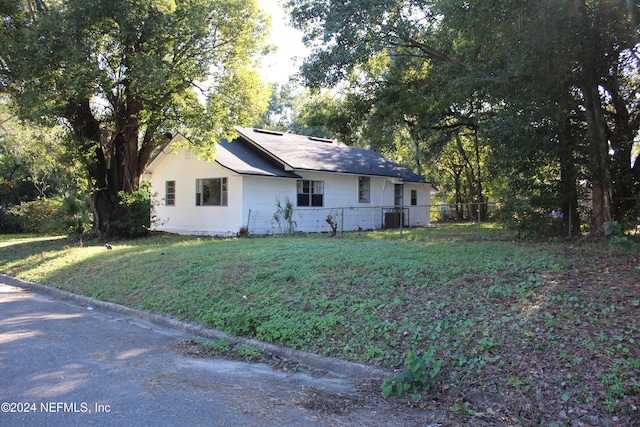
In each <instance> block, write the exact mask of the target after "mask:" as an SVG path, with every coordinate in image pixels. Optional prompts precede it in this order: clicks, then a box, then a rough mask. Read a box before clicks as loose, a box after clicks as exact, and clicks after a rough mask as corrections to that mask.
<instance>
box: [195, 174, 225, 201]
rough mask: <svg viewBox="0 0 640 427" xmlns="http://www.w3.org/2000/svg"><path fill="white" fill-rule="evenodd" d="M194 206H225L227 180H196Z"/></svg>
mask: <svg viewBox="0 0 640 427" xmlns="http://www.w3.org/2000/svg"><path fill="white" fill-rule="evenodd" d="M196 206H227V178H206V179H197V180H196Z"/></svg>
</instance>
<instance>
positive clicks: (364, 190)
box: [358, 176, 371, 203]
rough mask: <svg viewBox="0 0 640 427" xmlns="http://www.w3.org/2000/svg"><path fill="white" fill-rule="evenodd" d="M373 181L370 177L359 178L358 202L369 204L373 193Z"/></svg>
mask: <svg viewBox="0 0 640 427" xmlns="http://www.w3.org/2000/svg"><path fill="white" fill-rule="evenodd" d="M370 189H371V180H370V179H369V177H368V176H361V177H359V178H358V202H360V203H369V201H370V197H369V195H370V193H371V190H370Z"/></svg>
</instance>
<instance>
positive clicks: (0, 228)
mask: <svg viewBox="0 0 640 427" xmlns="http://www.w3.org/2000/svg"><path fill="white" fill-rule="evenodd" d="M22 232H23V230H22V226H21V224H20V219H19V218H18V217H17V216H16V215H15V214H14V213H12V212H10V211H9V210H8V209H5V208H3V207H0V234H14V233H22Z"/></svg>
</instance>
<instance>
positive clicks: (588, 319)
mask: <svg viewBox="0 0 640 427" xmlns="http://www.w3.org/2000/svg"><path fill="white" fill-rule="evenodd" d="M110 243H111V244H112V246H113V249H112V250H107V249H106V248H105V246H104V242H96V241H91V242H84V243H83V244H80V242H78V241H77V240H73V239H64V238H42V237H39V238H30V237H28V236H0V272H3V273H5V274H8V275H12V276H15V277H18V278H22V279H26V280H29V281H33V282H38V283H44V284H48V285H52V286H56V287H58V288H63V289H67V290H69V291H72V292H75V293H79V294H83V295H87V296H90V297H94V298H97V299H101V300H105V301H111V302H115V303H119V304H123V305H127V306H130V307H134V308H137V309H141V310H146V311H151V312H155V313H163V314H168V315H171V316H174V317H176V318H180V319H182V320H186V321H190V322H196V323H201V324H203V325H206V326H208V327H212V328H216V329H219V330H222V331H225V332H228V333H230V334H234V335H242V336H247V337H254V338H257V339H260V340H263V341H267V342H273V343H277V344H280V345H284V346H288V347H292V348H296V349H301V350H305V351H310V352H314V353H318V354H322V355H327V356H334V357H338V358H343V359H347V360H352V361H358V362H364V363H368V364H372V365H376V366H379V367H382V368H386V369H389V370H391V369H395V368H399V369H402V364H403V361H404V358H405V355H406V354H407V353H408V352H409V351H410V350H415V351H417V352H418V354H423V353H424V352H425V351H426V350H427V349H428V348H429V347H430V346H434V347H435V349H436V351H435V355H434V358H435V359H438V360H442V362H443V363H442V371H441V372H440V374H439V375H438V385H437V386H438V387H437V390H438V391H437V395H438V396H437V397H438V402H439V403H438V406H439V407H440V409H441V410H443V411H445V412H447V413H449V414H451V415H452V416H455V417H456V419H458V420H462V421H464V420H467V421H469V422H475V423H477V424H479V423H480V421H481V420H485V421H486V420H488V421H487V422H488V423H489V424H491V423H492V422H496V423H498V422H499V423H504V424H509V423H516V424H518V423H521V424H528V423H534V424H540V423H542V424H545V425H546V424H548V423H551V422H556V423H558V425H561V423H566V424H571V423H572V422H582V423H584V424H593V425H598V423H604V422H608V421H611V422H614V423H616V422H619V423H621V425H625V423H626V422H631V421H630V420H632V419H633V418H634V417H639V416H640V413H639V412H638V405H639V404H640V348H639V346H638V342H640V330H639V328H640V324H638V321H637V318H638V316H639V315H640V307H639V306H640V292H639V290H640V270H639V268H638V266H639V265H640V264H639V263H638V259H637V256H638V252H637V247H638V244H637V243H634V245H633V247H632V249H633V250H632V252H629V253H614V254H610V252H609V248H608V246H607V244H606V242H585V241H572V242H561V241H559V242H548V241H547V242H540V243H531V242H527V243H524V242H517V241H511V240H509V239H508V235H507V234H505V233H504V232H502V231H501V230H499V229H496V228H491V226H490V225H485V226H484V228H482V230H478V228H477V226H476V225H447V226H439V227H435V228H428V229H409V230H403V233H402V235H400V234H399V232H398V231H377V232H366V233H353V234H346V235H344V236H342V237H335V238H334V237H329V236H327V235H313V236H297V237H266V238H248V239H247V238H242V239H212V238H196V237H184V236H172V235H164V234H161V235H154V236H153V237H150V238H145V239H140V240H133V241H119V242H110ZM478 393H481V394H483V395H484V396H488V395H491V396H493V397H494V398H492V399H478V398H476V396H477V395H478ZM431 397H433V396H426V395H425V396H418V395H415V396H409V397H407V399H410V400H413V404H416V405H421V404H425V402H430V403H429V404H433V402H432V401H431V400H430V399H431ZM471 420H473V421H471ZM607 420H608V421H607ZM616 420H617V421H616Z"/></svg>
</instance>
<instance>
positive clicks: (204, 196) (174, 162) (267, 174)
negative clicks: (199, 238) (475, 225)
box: [145, 127, 435, 236]
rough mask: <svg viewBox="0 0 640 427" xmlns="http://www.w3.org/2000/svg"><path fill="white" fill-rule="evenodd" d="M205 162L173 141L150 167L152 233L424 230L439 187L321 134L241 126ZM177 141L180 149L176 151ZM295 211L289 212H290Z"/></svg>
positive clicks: (390, 162)
mask: <svg viewBox="0 0 640 427" xmlns="http://www.w3.org/2000/svg"><path fill="white" fill-rule="evenodd" d="M236 131H237V132H238V134H239V136H238V137H237V138H236V139H235V140H234V141H232V142H227V141H222V142H220V143H218V144H217V146H216V153H215V160H214V161H211V162H207V161H204V160H201V159H198V158H197V157H196V156H195V155H194V154H193V153H192V152H190V151H189V150H188V149H186V148H183V147H184V145H185V144H182V145H180V144H174V142H179V141H183V142H184V141H185V139H184V136H182V135H176V136H174V137H173V139H172V140H171V141H170V142H169V144H168V145H167V146H166V147H165V148H164V149H163V150H162V152H161V153H159V154H158V155H157V156H156V157H155V158H154V159H153V160H152V161H151V163H150V165H149V167H148V168H147V172H146V177H145V179H148V180H149V181H150V183H151V191H152V194H154V205H155V214H156V224H155V225H154V227H153V228H154V229H155V230H159V231H166V232H171V233H179V234H191V235H214V236H231V235H238V234H241V233H250V234H278V233H282V232H285V231H292V230H295V231H303V232H330V231H338V232H341V231H353V230H366V229H379V228H383V227H393V226H396V227H397V226H400V225H401V224H400V222H402V225H404V226H427V225H429V208H430V204H431V193H432V192H434V191H435V189H434V187H433V186H432V185H431V184H430V183H428V182H427V181H426V180H425V179H424V178H422V177H421V176H419V175H417V174H415V173H413V172H412V171H410V170H409V169H407V168H404V167H402V166H400V165H398V164H397V163H394V162H392V161H390V160H388V159H386V158H384V157H383V156H381V155H380V154H378V153H376V152H374V151H371V150H364V149H359V148H352V147H348V146H346V145H345V144H343V143H340V142H337V141H334V140H328V139H323V138H315V137H309V136H304V135H295V134H290V133H281V132H274V131H269V130H262V129H247V128H241V127H237V128H236ZM176 145H177V146H176ZM287 208H288V209H287Z"/></svg>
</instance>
